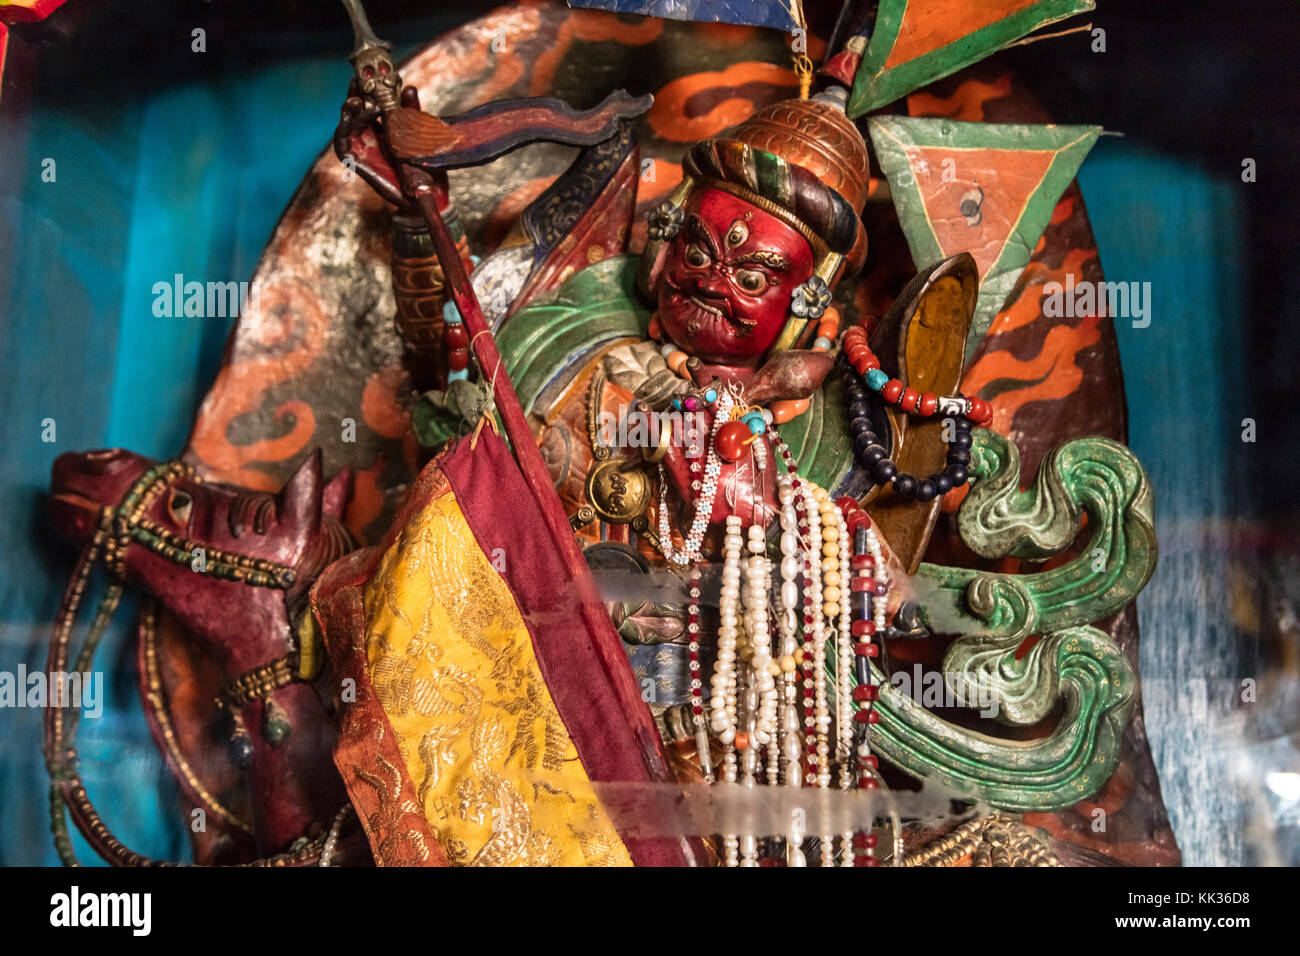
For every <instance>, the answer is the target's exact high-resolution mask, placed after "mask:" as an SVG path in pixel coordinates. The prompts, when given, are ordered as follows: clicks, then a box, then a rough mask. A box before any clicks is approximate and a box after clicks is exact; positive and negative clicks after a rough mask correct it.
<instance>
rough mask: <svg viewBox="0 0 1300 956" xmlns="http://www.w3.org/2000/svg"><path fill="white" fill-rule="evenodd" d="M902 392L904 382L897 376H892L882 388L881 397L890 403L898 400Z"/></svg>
mask: <svg viewBox="0 0 1300 956" xmlns="http://www.w3.org/2000/svg"><path fill="white" fill-rule="evenodd" d="M902 394H903V383H902V382H900V381H899V380H898V379H896V378H891V379H890V380H889V381H888V382H886V383H885V387H884V388H882V389H881V390H880V397H881V398H883V399H884V400H885V401H887V402H890V403H893V402H896V401H898V396H900V395H902Z"/></svg>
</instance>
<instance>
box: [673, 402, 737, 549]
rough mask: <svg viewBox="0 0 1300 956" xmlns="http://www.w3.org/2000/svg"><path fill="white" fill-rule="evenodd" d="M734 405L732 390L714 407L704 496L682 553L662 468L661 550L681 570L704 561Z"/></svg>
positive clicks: (697, 501)
mask: <svg viewBox="0 0 1300 956" xmlns="http://www.w3.org/2000/svg"><path fill="white" fill-rule="evenodd" d="M734 401H735V400H734V399H733V398H732V395H731V392H730V390H727V389H723V390H722V391H721V392H720V393H719V394H718V401H717V402H716V403H715V404H714V406H713V427H712V430H711V431H710V432H709V444H708V451H707V452H706V454H705V459H704V474H703V476H702V478H701V481H700V493H699V496H698V497H697V498H696V499H695V516H694V517H693V518H692V519H691V526H690V528H689V529H688V530H687V532H686V539H685V540H684V541H683V542H682V547H681V548H680V549H678V548H676V547H674V546H673V539H672V528H671V526H670V525H669V523H668V480H667V478H668V476H667V475H666V474H665V473H664V467H663V465H660V466H659V546H660V550H661V551H663V555H664V557H665V558H666V559H667V560H668V561H669V562H670V563H672V564H676V565H678V566H680V567H685V566H686V565H688V564H690V563H691V562H693V561H701V560H703V555H702V554H701V553H700V547H701V545H703V544H704V533H705V532H706V531H707V530H708V529H709V519H710V518H712V517H713V502H714V499H715V498H716V497H717V495H718V476H719V475H721V474H722V459H721V458H720V457H719V456H718V451H717V448H716V447H715V445H716V439H717V437H718V430H719V429H720V428H722V426H723V425H725V424H726V423H727V422H728V421H730V420H731V407H732V405H733V404H734Z"/></svg>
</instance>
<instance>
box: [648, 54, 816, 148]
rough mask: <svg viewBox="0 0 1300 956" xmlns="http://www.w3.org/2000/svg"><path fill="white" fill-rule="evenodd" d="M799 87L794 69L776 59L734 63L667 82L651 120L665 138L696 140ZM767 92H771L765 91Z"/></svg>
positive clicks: (741, 119) (674, 141)
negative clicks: (721, 68)
mask: <svg viewBox="0 0 1300 956" xmlns="http://www.w3.org/2000/svg"><path fill="white" fill-rule="evenodd" d="M797 88H798V86H797V84H796V82H795V77H794V71H793V70H789V69H786V68H785V67H781V66H776V65H775V64H773V63H763V62H755V61H744V62H741V63H733V64H732V65H731V66H729V67H727V68H726V69H725V70H721V71H719V72H716V73H692V74H690V75H689V76H681V77H678V78H677V79H675V80H672V81H670V82H668V83H666V84H664V86H663V87H662V88H661V89H660V90H659V92H657V93H656V94H655V105H654V106H653V107H651V109H650V112H649V113H648V114H647V116H646V118H647V119H648V120H649V122H650V128H651V129H652V130H654V132H655V135H656V136H658V137H660V138H661V139H664V140H667V141H668V142H671V143H694V142H697V141H698V140H701V139H708V138H709V137H710V136H716V135H717V134H718V133H721V132H722V131H723V130H725V129H730V128H731V127H733V126H736V125H737V124H739V123H741V122H742V121H744V120H746V119H748V118H749V117H750V116H751V115H752V114H753V112H754V110H755V109H757V108H759V107H761V106H766V105H767V104H768V103H775V102H776V101H777V100H781V99H785V98H786V97H788V96H791V95H793V94H794V93H795V91H796V90H797ZM764 90H770V91H771V93H770V95H766V94H765V93H761V92H760V91H764ZM724 93H730V94H731V95H729V96H724V95H723V94H724ZM693 101H694V102H693Z"/></svg>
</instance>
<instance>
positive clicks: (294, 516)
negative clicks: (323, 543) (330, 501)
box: [276, 448, 321, 528]
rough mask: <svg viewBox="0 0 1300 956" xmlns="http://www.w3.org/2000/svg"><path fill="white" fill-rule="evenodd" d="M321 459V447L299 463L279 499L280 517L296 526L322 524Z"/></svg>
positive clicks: (285, 522) (277, 502)
mask: <svg viewBox="0 0 1300 956" xmlns="http://www.w3.org/2000/svg"><path fill="white" fill-rule="evenodd" d="M320 514H321V460H320V449H319V448H317V449H315V450H314V451H312V453H311V454H310V455H308V456H307V460H306V461H304V462H303V463H302V464H301V465H299V466H298V470H297V471H296V472H294V474H293V477H292V478H290V479H289V480H288V481H287V482H285V485H284V487H283V488H281V489H280V494H279V495H278V496H277V499H276V517H277V518H278V519H279V521H280V523H281V524H287V525H288V526H290V527H292V528H313V527H315V526H316V525H318V524H320Z"/></svg>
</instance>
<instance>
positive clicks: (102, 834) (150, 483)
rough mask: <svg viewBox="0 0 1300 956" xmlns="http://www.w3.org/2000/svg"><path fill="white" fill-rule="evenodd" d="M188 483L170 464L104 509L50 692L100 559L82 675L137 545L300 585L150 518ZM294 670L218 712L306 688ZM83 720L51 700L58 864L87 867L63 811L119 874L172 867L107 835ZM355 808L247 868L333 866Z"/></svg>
mask: <svg viewBox="0 0 1300 956" xmlns="http://www.w3.org/2000/svg"><path fill="white" fill-rule="evenodd" d="M180 479H185V480H187V481H192V482H196V483H198V482H201V481H202V479H201V478H200V477H199V476H198V474H197V473H196V472H195V470H194V468H193V467H192V466H191V465H188V464H186V463H185V462H182V461H169V462H163V463H161V464H158V465H154V466H153V467H152V468H150V469H149V470H147V471H146V472H145V473H144V474H142V475H141V476H140V477H139V478H137V479H136V481H135V482H134V483H133V484H132V485H131V487H130V489H129V490H128V491H127V493H126V495H125V496H124V497H123V498H122V500H121V502H119V503H118V504H117V505H116V506H107V505H106V506H104V507H103V508H102V509H101V510H100V512H99V519H98V522H97V524H96V527H95V532H94V534H93V535H92V537H91V539H90V541H89V542H88V543H87V544H86V546H85V548H83V549H82V551H81V554H80V556H79V557H78V559H77V564H76V567H75V568H74V570H73V573H72V579H71V580H70V581H69V582H68V587H67V589H66V590H65V591H64V594H63V599H62V601H61V602H60V604H59V611H58V614H57V615H56V617H55V619H54V634H53V637H52V639H51V642H50V654H49V659H48V661H47V664H46V672H47V677H48V680H49V686H50V687H62V686H63V685H62V683H61V682H60V681H59V676H60V675H62V674H64V673H67V664H68V657H69V648H70V645H71V640H72V629H73V626H74V624H75V623H76V617H77V612H78V610H79V609H80V607H81V602H82V599H83V598H84V597H85V593H86V587H87V584H88V583H89V580H90V575H91V572H92V571H93V569H94V566H95V563H96V562H97V561H100V560H102V562H103V564H104V569H105V572H106V573H107V575H108V584H107V586H106V587H105V590H104V595H103V597H102V598H101V599H100V601H99V606H98V607H97V609H96V611H95V615H94V617H93V618H92V619H91V622H90V625H89V628H88V630H87V632H86V638H85V640H84V641H83V642H82V645H81V649H80V651H79V652H78V654H77V659H76V665H75V667H74V671H75V672H79V673H85V672H88V671H89V670H90V667H91V664H92V663H93V662H94V657H95V650H96V647H97V646H98V644H99V642H100V640H101V639H102V638H103V636H104V634H105V633H106V632H107V630H108V625H109V623H110V622H111V621H112V618H113V615H114V613H115V612H116V610H117V607H118V604H119V602H120V601H121V598H122V594H123V592H124V591H125V589H126V554H127V550H128V549H129V548H130V546H131V545H132V544H133V543H134V544H139V545H143V546H144V547H146V548H148V549H149V550H150V551H152V552H154V553H155V554H157V555H159V556H161V557H163V558H165V559H166V560H168V561H170V562H172V563H173V564H178V565H183V566H186V567H192V562H193V560H194V557H195V552H196V550H198V549H202V555H203V562H204V573H207V574H210V575H212V576H213V577H216V578H219V579H221V580H227V581H236V582H239V583H242V584H247V585H249V586H250V587H266V588H275V589H277V590H281V591H288V590H289V589H290V588H292V587H293V585H294V584H295V583H296V582H297V580H298V572H297V571H296V570H295V569H294V568H291V567H289V566H287V565H283V564H277V563H276V562H274V561H268V560H266V559H264V558H254V557H249V556H247V555H242V554H237V553H234V552H231V551H225V550H221V549H218V548H211V547H209V546H207V545H201V544H198V543H196V542H193V541H190V540H189V539H186V538H183V537H181V536H180V535H177V534H175V533H173V532H171V531H169V530H167V529H166V528H164V527H162V526H161V525H159V524H158V523H157V522H154V521H152V520H151V519H149V518H147V517H145V515H146V513H147V512H148V511H149V508H150V507H151V506H152V505H153V503H154V502H155V501H156V500H157V499H158V497H159V496H160V495H162V494H163V493H164V492H166V491H167V490H168V489H169V488H170V487H171V485H172V484H173V483H174V482H176V481H178V480H180ZM296 664H297V652H296V651H294V652H291V653H290V654H289V655H286V656H285V657H282V658H277V659H276V660H274V661H271V662H269V663H268V664H264V665H262V666H261V667H258V668H256V669H254V670H253V671H250V672H249V673H247V674H243V675H240V676H239V677H237V678H235V679H234V680H233V681H231V682H230V684H228V685H227V687H226V689H225V690H224V691H223V692H222V695H221V697H220V698H218V701H217V703H218V705H219V706H226V707H232V708H233V707H236V706H239V705H241V704H242V703H246V702H247V701H248V700H251V699H253V698H255V697H261V696H266V695H267V694H269V693H273V692H274V691H275V690H277V689H278V688H280V687H284V686H287V685H288V684H290V683H292V682H293V681H295V680H298V679H301V678H299V677H298V676H297V666H296ZM80 716H81V715H80V710H79V709H78V707H77V706H74V705H73V704H72V702H70V701H65V700H63V699H62V695H61V694H60V695H59V697H58V699H53V700H50V701H49V707H48V709H47V711H46V715H45V748H44V749H45V766H46V769H47V770H48V772H49V774H50V830H51V832H52V834H53V836H54V846H55V850H56V851H57V852H58V854H59V859H60V860H61V861H62V862H63V863H64V865H66V866H79V865H80V862H79V861H78V860H77V857H76V854H75V852H74V850H73V847H72V840H71V836H70V834H69V832H68V823H67V817H66V816H65V812H64V811H65V808H66V811H67V813H68V814H70V815H71V816H72V819H73V822H74V823H75V824H76V826H77V829H78V830H80V831H81V833H82V835H83V836H84V837H85V838H86V840H87V842H89V843H90V845H91V847H92V848H93V849H94V850H95V852H96V853H98V854H99V855H100V856H101V857H103V858H104V859H105V860H106V861H108V862H109V863H111V864H113V865H114V866H162V865H168V864H166V863H164V862H163V861H159V860H152V859H150V858H149V857H146V856H144V855H143V854H140V853H136V852H135V851H134V850H131V849H128V848H127V847H126V846H125V845H124V844H123V843H122V842H121V841H120V840H118V839H117V838H116V837H115V836H114V835H113V834H112V832H110V831H109V829H108V827H107V825H105V823H104V821H103V818H102V817H101V816H100V815H99V811H98V810H96V809H95V806H94V804H93V803H92V802H91V800H90V797H89V795H88V794H87V793H86V788H85V785H84V784H83V782H82V779H81V774H80V772H79V771H78V770H77V747H76V741H75V737H76V727H77V722H78V719H79V718H80ZM348 809H349V808H348V807H347V806H344V807H343V808H342V809H341V810H340V811H339V812H338V814H337V815H336V816H335V818H334V821H333V824H332V825H331V827H330V828H329V830H328V831H326V832H325V833H322V834H321V835H319V836H317V837H315V838H314V839H311V840H305V839H304V840H299V841H297V842H296V843H295V847H297V849H291V850H289V851H287V852H285V853H280V854H277V855H275V856H271V857H266V858H263V859H259V860H256V861H253V862H252V863H247V864H243V865H245V866H304V865H312V864H315V863H328V857H329V855H330V854H331V853H332V852H333V848H334V846H335V844H336V843H337V840H338V832H339V829H340V827H341V826H342V823H343V820H344V817H345V816H346V813H347V811H348ZM299 844H302V845H299Z"/></svg>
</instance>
